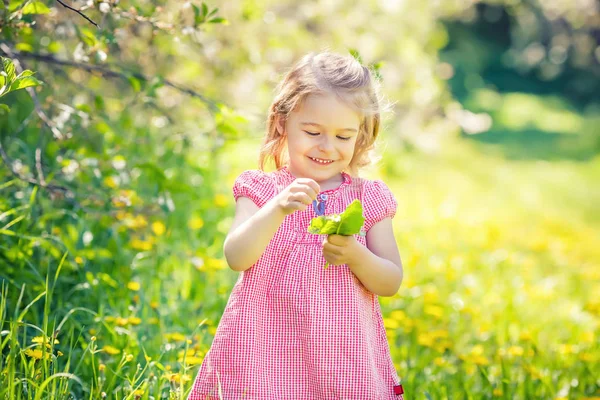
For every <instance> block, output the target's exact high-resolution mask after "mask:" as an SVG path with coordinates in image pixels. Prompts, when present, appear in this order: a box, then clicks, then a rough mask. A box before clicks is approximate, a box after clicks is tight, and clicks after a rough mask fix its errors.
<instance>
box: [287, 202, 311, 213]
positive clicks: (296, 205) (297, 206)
mask: <svg viewBox="0 0 600 400" xmlns="http://www.w3.org/2000/svg"><path fill="white" fill-rule="evenodd" d="M289 205H290V207H291V208H292V209H294V210H297V211H304V210H306V207H308V205H307V204H304V203H302V202H301V201H290V203H289Z"/></svg>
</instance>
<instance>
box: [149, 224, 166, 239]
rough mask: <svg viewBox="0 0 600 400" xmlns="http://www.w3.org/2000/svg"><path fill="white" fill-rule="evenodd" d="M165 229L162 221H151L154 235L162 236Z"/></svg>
mask: <svg viewBox="0 0 600 400" xmlns="http://www.w3.org/2000/svg"><path fill="white" fill-rule="evenodd" d="M166 230H167V228H166V227H165V224H163V223H162V222H160V221H155V222H153V223H152V232H154V234H155V235H156V236H162V235H163V234H164V233H165V231H166Z"/></svg>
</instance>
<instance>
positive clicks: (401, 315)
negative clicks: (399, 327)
mask: <svg viewBox="0 0 600 400" xmlns="http://www.w3.org/2000/svg"><path fill="white" fill-rule="evenodd" d="M390 318H392V319H395V320H396V321H398V322H400V321H403V320H405V319H406V313H405V312H404V311H402V310H394V311H392V312H391V313H390Z"/></svg>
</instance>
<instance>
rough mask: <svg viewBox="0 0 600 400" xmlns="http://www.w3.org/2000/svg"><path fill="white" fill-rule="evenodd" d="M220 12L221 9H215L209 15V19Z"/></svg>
mask: <svg viewBox="0 0 600 400" xmlns="http://www.w3.org/2000/svg"><path fill="white" fill-rule="evenodd" d="M218 11H219V8H218V7H217V8H215V9H213V10H212V11H211V12H209V13H208V15H207V17H212V16H213V15H215V14H216V13H217V12H218Z"/></svg>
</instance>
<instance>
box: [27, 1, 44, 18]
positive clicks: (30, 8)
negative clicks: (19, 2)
mask: <svg viewBox="0 0 600 400" xmlns="http://www.w3.org/2000/svg"><path fill="white" fill-rule="evenodd" d="M49 12H50V9H49V8H48V6H47V5H45V4H44V3H42V2H41V1H33V2H31V3H28V4H26V5H25V7H23V15H25V14H48V13H49Z"/></svg>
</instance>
